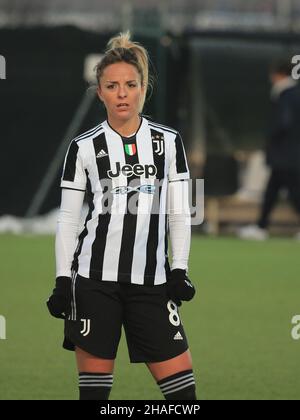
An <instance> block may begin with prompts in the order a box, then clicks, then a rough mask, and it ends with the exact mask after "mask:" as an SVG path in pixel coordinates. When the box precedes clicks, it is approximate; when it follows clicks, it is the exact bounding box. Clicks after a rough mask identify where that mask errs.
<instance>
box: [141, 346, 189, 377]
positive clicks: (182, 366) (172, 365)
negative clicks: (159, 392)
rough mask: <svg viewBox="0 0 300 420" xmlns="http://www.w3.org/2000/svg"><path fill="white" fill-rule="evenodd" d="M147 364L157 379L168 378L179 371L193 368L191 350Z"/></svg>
mask: <svg viewBox="0 0 300 420" xmlns="http://www.w3.org/2000/svg"><path fill="white" fill-rule="evenodd" d="M147 366H148V369H149V370H150V372H151V373H152V376H153V377H154V379H155V380H156V381H160V380H162V379H164V378H168V377H169V376H171V375H174V374H175V373H178V372H183V371H185V370H192V369H193V365H192V357H191V353H190V351H189V350H187V351H185V352H184V353H182V354H180V355H179V356H176V357H173V358H172V359H169V360H165V361H163V362H157V363H147Z"/></svg>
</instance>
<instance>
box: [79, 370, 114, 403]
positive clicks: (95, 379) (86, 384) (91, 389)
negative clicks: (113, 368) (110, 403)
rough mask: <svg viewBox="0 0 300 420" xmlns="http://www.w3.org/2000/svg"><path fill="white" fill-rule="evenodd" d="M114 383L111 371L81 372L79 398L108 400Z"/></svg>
mask: <svg viewBox="0 0 300 420" xmlns="http://www.w3.org/2000/svg"><path fill="white" fill-rule="evenodd" d="M112 384H113V375H112V374H111V373H99V372H95V373H92V372H80V373H79V399H80V400H108V397H109V394H110V390H111V387H112Z"/></svg>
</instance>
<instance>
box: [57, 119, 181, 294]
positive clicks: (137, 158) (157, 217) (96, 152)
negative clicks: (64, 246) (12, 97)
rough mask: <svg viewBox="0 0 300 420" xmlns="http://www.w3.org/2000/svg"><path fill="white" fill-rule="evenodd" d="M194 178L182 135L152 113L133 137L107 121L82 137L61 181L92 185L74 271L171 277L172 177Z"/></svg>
mask: <svg viewBox="0 0 300 420" xmlns="http://www.w3.org/2000/svg"><path fill="white" fill-rule="evenodd" d="M188 178H189V170H188V165H187V160H186V156H185V151H184V146H183V142H182V139H181V137H180V134H179V133H178V132H177V131H175V130H173V129H171V128H169V127H166V126H163V125H160V124H157V123H154V122H151V121H149V120H147V119H146V118H144V117H142V119H141V124H140V127H139V129H138V131H137V132H136V133H135V134H134V135H133V136H131V137H122V136H121V135H120V134H118V133H117V132H116V131H114V130H113V129H112V128H111V127H110V125H109V123H108V122H107V121H104V122H103V123H102V124H100V125H98V126H96V127H95V128H93V129H91V130H89V131H87V132H85V133H84V134H82V135H80V136H78V137H76V138H75V139H74V140H73V141H72V142H71V143H70V146H69V149H68V151H67V154H66V158H65V163H64V169H63V174H62V180H61V187H62V188H70V189H77V190H82V191H85V190H87V192H88V204H89V212H88V215H87V218H86V220H85V225H84V229H83V230H82V232H81V233H80V235H79V237H78V244H77V248H76V251H75V254H74V260H73V264H72V268H73V270H74V271H77V272H78V273H79V274H80V275H81V276H83V277H88V278H92V279H96V280H103V281H115V282H122V283H134V284H144V285H149V286H150V285H158V284H162V283H165V282H166V275H167V273H168V271H169V263H168V256H167V253H168V252H167V248H168V240H167V224H168V223H167V219H168V217H167V191H168V184H169V182H174V181H179V180H185V179H188Z"/></svg>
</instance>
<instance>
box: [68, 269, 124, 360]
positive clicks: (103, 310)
mask: <svg viewBox="0 0 300 420" xmlns="http://www.w3.org/2000/svg"><path fill="white" fill-rule="evenodd" d="M72 308H73V311H72V312H73V315H74V314H75V315H76V316H75V317H74V316H73V317H72V318H71V319H70V320H67V321H66V322H65V342H64V344H65V345H64V347H65V348H68V347H66V344H68V345H69V349H70V350H71V349H73V350H74V349H75V347H78V348H79V349H81V350H83V351H84V352H86V353H89V354H90V355H93V356H96V357H98V358H101V359H110V360H113V359H115V357H116V353H117V349H118V344H119V341H120V337H121V328H122V316H123V309H122V302H121V300H120V296H119V285H118V284H116V283H113V282H102V281H96V280H90V279H86V278H84V277H81V276H79V275H77V276H76V281H75V282H74V286H73V302H72ZM70 344H71V346H73V348H70V347H71V346H70ZM77 353H78V355H79V356H80V360H81V359H83V358H84V357H83V356H84V354H82V353H80V352H79V351H77Z"/></svg>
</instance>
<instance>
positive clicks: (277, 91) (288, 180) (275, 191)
mask: <svg viewBox="0 0 300 420" xmlns="http://www.w3.org/2000/svg"><path fill="white" fill-rule="evenodd" d="M292 69H293V67H292V64H291V61H288V60H279V61H277V62H276V63H274V64H273V65H272V66H271V71H270V80H271V83H272V90H271V100H272V115H271V127H270V132H269V137H268V139H267V147H266V162H267V165H268V166H269V167H270V169H271V174H270V178H269V180H268V183H267V186H266V190H265V192H264V197H263V203H262V207H261V211H260V217H259V220H258V221H257V224H256V225H250V226H246V227H244V228H242V229H240V230H239V236H240V237H241V238H243V239H256V240H264V239H266V238H268V227H269V224H270V215H271V212H272V210H273V209H274V207H275V205H276V203H277V201H278V197H279V193H280V191H281V190H282V189H285V190H287V191H288V194H289V199H290V202H291V204H292V205H293V207H294V208H295V210H296V212H297V213H298V214H299V215H300V88H299V85H298V83H297V82H296V81H295V80H294V79H293V78H292V77H291V75H292ZM296 238H297V239H300V233H298V234H297V235H296Z"/></svg>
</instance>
